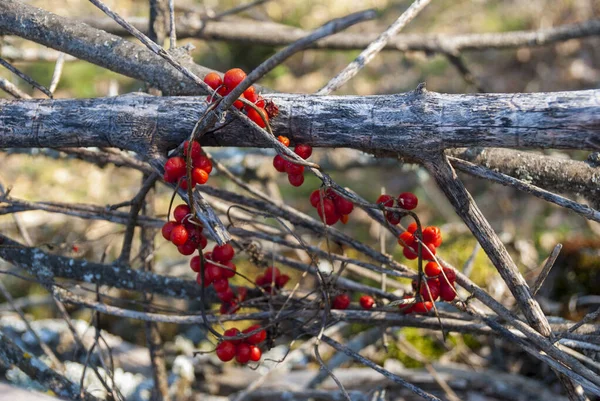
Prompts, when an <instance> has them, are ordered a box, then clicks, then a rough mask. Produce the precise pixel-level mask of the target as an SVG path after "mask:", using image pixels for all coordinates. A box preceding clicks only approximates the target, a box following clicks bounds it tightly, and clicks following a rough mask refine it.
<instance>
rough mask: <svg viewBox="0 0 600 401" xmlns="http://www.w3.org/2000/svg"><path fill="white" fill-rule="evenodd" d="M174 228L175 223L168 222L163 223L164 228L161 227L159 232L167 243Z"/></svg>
mask: <svg viewBox="0 0 600 401" xmlns="http://www.w3.org/2000/svg"><path fill="white" fill-rule="evenodd" d="M175 226H177V222H175V221H168V222H166V223H165V225H164V226H162V229H161V230H160V232H161V234H162V236H163V238H164V239H166V240H167V241H171V231H173V228H174V227H175Z"/></svg>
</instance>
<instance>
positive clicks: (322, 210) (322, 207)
mask: <svg viewBox="0 0 600 401" xmlns="http://www.w3.org/2000/svg"><path fill="white" fill-rule="evenodd" d="M317 213H318V214H319V217H320V218H321V221H324V222H325V224H327V225H330V226H331V225H333V224H335V223H336V222H337V221H338V219H339V218H340V217H339V215H338V214H337V212H336V210H335V205H334V203H333V201H332V200H331V199H329V198H325V199H323V202H319V204H318V205H317Z"/></svg>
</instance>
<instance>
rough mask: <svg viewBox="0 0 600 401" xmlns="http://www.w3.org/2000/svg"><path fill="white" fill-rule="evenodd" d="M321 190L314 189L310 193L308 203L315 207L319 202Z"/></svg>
mask: <svg viewBox="0 0 600 401" xmlns="http://www.w3.org/2000/svg"><path fill="white" fill-rule="evenodd" d="M321 197H322V194H321V190H320V189H315V190H314V191H313V192H312V193H311V194H310V198H309V200H310V204H311V205H312V206H313V207H317V205H318V204H319V202H320V201H321Z"/></svg>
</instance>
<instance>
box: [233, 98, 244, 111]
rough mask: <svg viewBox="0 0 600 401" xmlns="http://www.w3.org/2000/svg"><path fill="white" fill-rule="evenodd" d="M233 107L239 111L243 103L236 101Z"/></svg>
mask: <svg viewBox="0 0 600 401" xmlns="http://www.w3.org/2000/svg"><path fill="white" fill-rule="evenodd" d="M233 107H235V108H236V109H238V110H241V109H243V108H244V102H242V101H241V100H236V101H234V102H233Z"/></svg>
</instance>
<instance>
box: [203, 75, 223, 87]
mask: <svg viewBox="0 0 600 401" xmlns="http://www.w3.org/2000/svg"><path fill="white" fill-rule="evenodd" d="M204 82H205V83H206V85H208V86H210V87H211V88H213V89H217V88H218V87H219V86H221V84H223V81H222V80H221V77H220V76H219V74H217V73H216V72H209V73H208V74H206V76H205V77H204Z"/></svg>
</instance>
